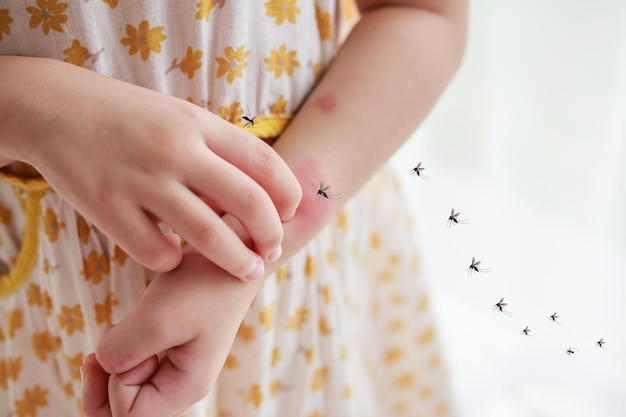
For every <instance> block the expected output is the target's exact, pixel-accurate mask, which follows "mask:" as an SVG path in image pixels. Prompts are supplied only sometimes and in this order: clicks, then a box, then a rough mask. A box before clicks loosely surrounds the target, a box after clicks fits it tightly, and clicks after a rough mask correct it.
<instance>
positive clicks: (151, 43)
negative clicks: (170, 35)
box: [120, 20, 167, 61]
mask: <svg viewBox="0 0 626 417" xmlns="http://www.w3.org/2000/svg"><path fill="white" fill-rule="evenodd" d="M126 34H127V35H128V37H127V38H123V39H121V40H120V43H121V44H122V45H124V46H130V49H129V50H128V55H135V54H136V53H137V52H139V54H140V56H141V60H142V61H145V60H147V59H148V57H149V56H150V52H154V53H157V54H158V53H160V52H161V42H163V41H164V40H165V39H166V38H167V36H165V35H164V34H163V26H156V27H153V28H150V22H148V21H147V20H144V21H142V22H141V23H140V24H139V28H135V27H134V26H132V25H126Z"/></svg>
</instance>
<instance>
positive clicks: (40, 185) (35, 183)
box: [0, 171, 50, 192]
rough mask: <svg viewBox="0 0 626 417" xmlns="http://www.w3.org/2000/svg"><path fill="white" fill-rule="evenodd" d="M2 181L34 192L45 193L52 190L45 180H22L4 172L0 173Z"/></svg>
mask: <svg viewBox="0 0 626 417" xmlns="http://www.w3.org/2000/svg"><path fill="white" fill-rule="evenodd" d="M0 180H4V181H6V182H8V183H9V184H11V185H15V186H16V187H19V188H21V189H23V190H26V191H32V192H38V191H45V190H47V189H49V188H50V184H48V182H47V181H46V180H45V179H43V178H21V177H18V176H17V175H12V174H9V173H8V172H4V171H0Z"/></svg>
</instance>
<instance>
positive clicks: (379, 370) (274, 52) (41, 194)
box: [0, 0, 453, 417]
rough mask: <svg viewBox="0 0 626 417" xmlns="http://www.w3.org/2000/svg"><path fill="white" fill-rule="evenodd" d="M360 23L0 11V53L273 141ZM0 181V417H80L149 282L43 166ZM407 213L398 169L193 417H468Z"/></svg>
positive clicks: (268, 2)
mask: <svg viewBox="0 0 626 417" xmlns="http://www.w3.org/2000/svg"><path fill="white" fill-rule="evenodd" d="M356 18H357V13H356V9H355V7H354V5H353V4H352V3H351V2H350V1H339V0H255V1H253V0H199V1H197V0H192V1H182V0H181V1H173V0H171V1H148V0H139V1H126V0H0V54H2V55H16V54H20V55H27V56H41V57H49V58H56V59H61V60H65V61H67V62H70V63H72V64H75V65H79V66H83V67H86V68H89V69H92V70H94V71H97V72H100V73H103V74H106V75H109V76H112V77H116V78H119V79H122V80H125V81H128V82H131V83H135V84H138V85H142V86H144V87H147V88H151V89H154V90H158V91H161V92H163V93H166V94H169V95H173V96H177V97H180V98H183V99H187V100H189V101H191V102H193V103H195V104H197V105H199V106H202V107H204V108H206V109H207V110H209V111H211V112H214V113H216V114H219V115H220V116H221V117H223V118H225V119H227V120H229V121H231V122H232V123H235V124H240V125H241V124H242V116H244V115H246V113H248V112H249V115H255V116H258V118H257V119H256V121H257V122H258V123H256V126H255V129H254V130H253V133H255V134H257V135H258V136H260V137H261V138H262V139H264V140H267V141H270V142H271V141H272V140H273V139H275V138H276V137H277V136H278V135H279V134H280V132H281V131H282V129H283V128H284V126H285V124H286V123H287V121H288V120H289V118H290V117H291V116H292V115H293V113H294V111H295V109H297V108H298V107H299V105H300V103H301V102H302V100H303V99H304V98H305V97H306V95H307V93H308V92H309V90H310V89H311V88H312V86H313V85H314V83H315V81H316V79H317V77H318V76H319V74H320V72H321V71H322V70H323V69H324V68H325V67H326V66H327V65H328V64H329V62H330V61H331V60H332V59H333V56H334V54H335V53H336V51H337V49H338V47H339V46H340V43H341V39H342V32H344V31H346V29H345V28H347V27H349V26H344V25H345V24H346V23H347V22H349V21H351V20H354V19H356ZM94 100H97V97H94ZM0 140H1V138H0ZM0 175H1V178H2V180H1V181H0V274H3V275H2V276H0V417H5V416H13V417H39V416H54V417H56V416H68V417H69V416H79V415H81V414H82V413H81V398H80V393H81V382H80V372H79V368H80V366H81V364H82V361H83V358H84V357H85V356H86V355H87V354H89V353H90V352H92V351H93V350H94V347H95V345H96V343H97V341H98V335H99V334H100V331H102V329H104V328H105V327H106V326H107V325H108V324H110V323H115V322H117V321H119V320H120V319H121V318H122V317H123V316H124V315H125V314H126V313H127V312H128V311H129V310H130V309H132V307H133V305H134V304H135V303H136V301H137V300H138V298H139V297H140V296H141V294H142V292H143V291H144V289H145V285H146V282H147V281H148V280H149V277H150V275H151V274H150V273H148V272H147V271H144V270H143V268H142V267H141V266H139V265H138V264H137V263H136V262H134V261H133V260H132V259H130V258H129V257H128V256H127V255H126V254H125V253H124V252H123V251H122V250H121V249H120V248H119V247H118V246H117V245H116V244H115V243H114V242H112V241H110V240H109V239H107V238H106V237H105V236H104V235H103V234H101V233H100V232H99V231H98V230H96V229H95V228H94V227H93V226H92V225H91V224H90V222H89V220H88V219H85V218H83V217H82V216H80V215H79V214H78V213H77V212H76V211H74V210H73V208H72V207H70V206H69V205H68V204H67V203H66V202H65V201H63V200H62V199H61V198H60V197H59V196H58V195H57V194H56V193H55V192H54V191H53V190H51V189H50V187H49V186H48V185H47V184H46V182H45V181H44V180H43V179H41V178H40V177H38V175H37V173H36V172H33V170H32V168H30V167H28V166H25V165H23V164H19V163H15V164H13V165H12V166H11V167H9V169H4V170H3V171H2V173H0ZM404 207H405V206H404V203H403V201H402V195H401V191H400V187H399V183H398V181H396V180H395V179H394V177H393V175H391V174H390V173H389V171H386V170H383V171H382V172H381V173H379V174H377V175H376V176H375V177H374V178H373V179H372V180H371V181H370V183H369V184H368V185H367V186H366V187H364V189H363V190H362V191H360V192H359V193H358V195H357V196H356V197H355V198H353V199H352V200H351V201H349V202H347V204H346V206H345V208H344V209H343V210H342V211H341V212H340V213H339V214H338V215H337V216H336V217H335V218H334V219H333V220H332V221H331V222H330V223H329V224H328V225H327V226H326V227H325V228H324V229H323V230H322V231H321V232H320V233H319V235H318V236H317V237H316V238H315V239H313V240H312V241H311V242H309V244H308V245H307V246H306V247H305V248H303V249H302V250H301V251H300V252H299V253H297V254H296V255H295V256H293V257H292V258H291V259H290V260H289V262H288V263H287V264H285V265H284V266H282V267H281V268H280V269H279V270H278V272H277V273H276V274H274V275H273V276H271V277H269V278H268V279H267V281H266V282H265V284H264V286H263V288H262V290H261V291H260V292H259V294H258V296H257V297H256V299H255V301H254V302H253V304H252V306H251V308H250V311H249V312H248V314H247V316H246V317H245V319H244V321H243V323H242V324H241V326H240V329H239V332H238V334H237V337H236V340H235V342H234V345H233V347H232V351H231V353H230V355H229V357H228V359H227V360H226V363H225V366H224V369H223V371H222V373H221V375H220V377H219V379H218V381H217V384H216V387H215V389H214V391H213V392H212V393H211V394H210V395H209V397H207V398H206V399H205V400H203V401H201V402H200V403H198V404H196V405H195V406H194V407H192V408H191V409H190V410H188V411H186V412H185V413H184V414H183V415H184V416H186V417H195V416H226V417H253V416H254V417H262V416H266V417H280V416H284V417H322V416H327V417H331V416H332V417H334V416H336V417H366V416H371V417H381V416H384V417H388V416H410V417H420V416H422V417H430V416H447V415H452V414H453V410H452V406H451V404H450V402H449V397H448V390H447V385H446V383H447V381H446V375H445V370H444V366H443V363H442V360H441V356H440V355H441V353H440V350H439V348H438V346H437V343H436V330H435V327H434V325H433V321H432V317H431V316H430V314H429V312H428V310H429V298H428V294H427V292H426V290H425V288H424V283H423V280H422V277H421V276H420V273H419V270H420V261H419V257H418V254H417V250H416V247H415V243H414V241H413V238H412V236H413V234H414V233H415V232H414V231H413V230H412V223H411V219H410V216H409V215H408V212H407V211H406V210H405V208H404Z"/></svg>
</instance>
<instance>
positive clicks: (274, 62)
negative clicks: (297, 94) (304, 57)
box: [265, 43, 300, 78]
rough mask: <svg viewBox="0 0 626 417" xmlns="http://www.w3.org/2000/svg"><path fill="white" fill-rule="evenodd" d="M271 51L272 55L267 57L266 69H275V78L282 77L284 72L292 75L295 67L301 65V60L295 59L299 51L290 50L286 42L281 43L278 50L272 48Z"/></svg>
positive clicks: (270, 70)
mask: <svg viewBox="0 0 626 417" xmlns="http://www.w3.org/2000/svg"><path fill="white" fill-rule="evenodd" d="M270 53H271V56H270V57H269V58H265V63H266V64H267V68H266V70H267V71H269V72H272V71H274V78H280V77H281V76H282V75H283V72H285V73H286V74H287V75H289V76H290V77H291V75H292V74H293V69H294V68H298V67H299V66H300V62H298V61H297V60H296V59H295V58H296V54H297V53H298V52H297V51H289V52H288V51H287V45H285V44H284V43H283V44H282V45H280V48H278V51H277V50H276V49H274V48H272V51H271V52H270Z"/></svg>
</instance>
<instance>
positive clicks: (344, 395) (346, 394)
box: [343, 385, 352, 398]
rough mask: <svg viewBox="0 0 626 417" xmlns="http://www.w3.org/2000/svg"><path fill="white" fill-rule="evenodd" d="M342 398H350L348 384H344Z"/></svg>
mask: <svg viewBox="0 0 626 417" xmlns="http://www.w3.org/2000/svg"><path fill="white" fill-rule="evenodd" d="M343 398H352V387H351V386H350V385H346V387H345V388H344V389H343Z"/></svg>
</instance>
